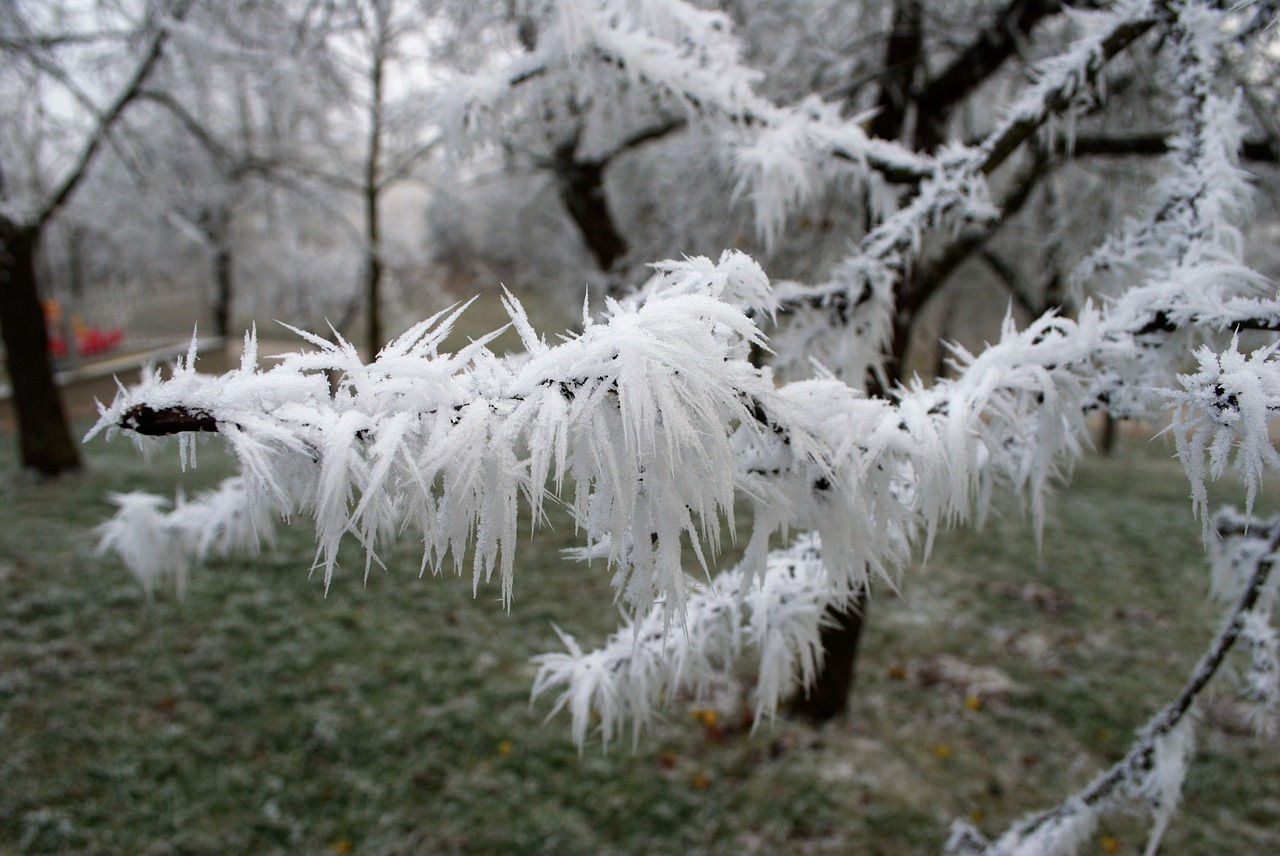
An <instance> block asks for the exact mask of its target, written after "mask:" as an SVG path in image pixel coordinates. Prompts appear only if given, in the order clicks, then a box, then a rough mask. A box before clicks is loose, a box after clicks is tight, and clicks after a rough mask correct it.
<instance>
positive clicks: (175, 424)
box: [119, 404, 218, 437]
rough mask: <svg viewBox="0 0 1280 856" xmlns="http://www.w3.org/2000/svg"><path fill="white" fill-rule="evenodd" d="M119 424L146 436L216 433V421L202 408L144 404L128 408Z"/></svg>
mask: <svg viewBox="0 0 1280 856" xmlns="http://www.w3.org/2000/svg"><path fill="white" fill-rule="evenodd" d="M119 425H120V427H121V428H127V429H129V430H130V431H134V432H136V433H138V434H143V435H145V436H148V437H167V436H169V435H171V434H184V433H188V432H191V431H208V432H210V433H213V434H216V433H218V421H217V420H216V419H214V418H213V416H212V414H209V413H206V412H205V411H203V410H189V409H187V408H185V407H166V408H162V409H160V410H156V409H154V408H152V407H149V406H148V405H146V404H139V405H137V406H135V407H131V408H129V410H128V411H126V412H125V414H124V416H123V417H121V419H120V422H119Z"/></svg>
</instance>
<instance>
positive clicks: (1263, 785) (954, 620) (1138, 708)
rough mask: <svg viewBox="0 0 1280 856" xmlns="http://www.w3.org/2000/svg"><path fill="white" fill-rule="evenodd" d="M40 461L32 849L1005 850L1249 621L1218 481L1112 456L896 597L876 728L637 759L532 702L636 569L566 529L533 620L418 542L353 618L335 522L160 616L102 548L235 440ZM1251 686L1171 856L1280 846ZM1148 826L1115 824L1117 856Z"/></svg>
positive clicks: (16, 823)
mask: <svg viewBox="0 0 1280 856" xmlns="http://www.w3.org/2000/svg"><path fill="white" fill-rule="evenodd" d="M12 446H13V441H12V437H11V436H10V435H3V436H0V472H3V475H0V478H4V480H5V490H6V495H7V498H8V501H7V502H6V503H4V505H3V507H2V508H0V853H11V852H12V853H18V852H57V853H120V854H167V853H184V854H185V853H192V854H194V853H201V854H203V853H209V854H215V853H216V854H228V853H255V854H261V853H319V854H323V853H347V852H350V853H367V854H390V853H403V854H419V853H421V854H436V853H504V854H505V853H511V854H516V853H519V854H526V853H548V854H609V853H634V854H668V853H669V854H693V853H723V854H735V856H737V854H748V853H762V854H784V853H797V854H799V853H828V852H829V853H883V854H912V853H936V852H938V851H939V850H940V849H941V844H942V841H943V839H944V837H945V834H946V827H947V824H948V823H949V821H950V820H951V818H953V817H957V816H960V817H966V818H969V819H971V820H973V821H975V822H976V823H977V825H978V826H979V827H981V828H983V829H984V830H985V831H987V832H995V831H998V830H999V829H1002V828H1003V827H1004V826H1005V825H1006V824H1007V823H1008V822H1009V821H1010V820H1012V819H1013V818H1015V817H1017V816H1018V815H1020V814H1021V813H1023V812H1025V811H1028V810H1031V809H1035V808H1039V807H1043V806H1047V805H1050V804H1052V803H1056V802H1057V801H1058V800H1060V799H1061V798H1062V797H1063V796H1064V795H1065V794H1066V793H1067V792H1068V791H1069V790H1071V789H1074V788H1076V787H1079V786H1080V785H1082V784H1083V783H1085V782H1086V781H1087V780H1088V779H1089V778H1090V777H1091V776H1092V775H1093V774H1094V773H1095V772H1097V771H1099V770H1101V769H1102V768H1103V767H1104V766H1106V765H1107V764H1108V763H1110V762H1111V761H1113V760H1115V759H1116V758H1118V757H1119V756H1120V754H1121V753H1122V752H1123V751H1124V748H1125V746H1126V744H1127V742H1128V736H1129V734H1130V733H1131V732H1132V730H1133V729H1134V728H1136V727H1137V726H1139V725H1141V724H1142V722H1143V721H1144V720H1145V719H1146V717H1147V716H1148V715H1149V714H1150V713H1151V712H1152V711H1154V710H1155V709H1156V708H1157V707H1158V706H1159V705H1160V704H1162V703H1163V702H1164V701H1165V700H1166V699H1167V698H1168V697H1169V696H1170V695H1171V694H1172V693H1173V692H1174V690H1175V689H1176V687H1178V686H1179V685H1180V684H1181V682H1182V681H1183V680H1184V677H1185V675H1186V673H1187V671H1188V670H1189V668H1190V666H1191V664H1192V663H1193V662H1194V659H1195V657H1196V655H1197V654H1198V652H1199V649H1200V647H1201V646H1203V644H1204V643H1205V642H1206V641H1207V640H1208V638H1209V637H1210V636H1211V635H1212V633H1213V631H1214V629H1215V628H1216V624H1217V621H1218V616H1217V612H1216V611H1215V610H1214V609H1213V608H1211V607H1210V606H1209V605H1208V604H1206V602H1205V598H1204V592H1205V588H1206V580H1207V567H1206V564H1205V562H1204V560H1203V554H1202V550H1201V546H1200V544H1199V543H1198V540H1197V536H1198V533H1199V526H1198V524H1196V523H1194V522H1193V521H1192V520H1191V519H1190V515H1189V503H1188V501H1187V494H1188V487H1187V483H1186V480H1185V478H1184V477H1183V476H1182V475H1181V472H1180V470H1179V468H1178V466H1177V464H1176V463H1174V462H1172V461H1170V460H1168V454H1169V450H1168V448H1167V447H1165V446H1163V445H1161V444H1158V443H1157V444H1141V443H1138V442H1137V441H1129V442H1128V444H1127V445H1125V446H1124V447H1123V449H1122V450H1121V453H1120V454H1119V455H1118V456H1117V457H1116V458H1113V459H1109V460H1107V459H1090V460H1088V461H1086V462H1085V463H1084V464H1083V465H1082V466H1081V467H1080V469H1079V470H1078V472H1077V474H1076V477H1075V479H1074V482H1073V487H1072V489H1070V490H1069V491H1065V492H1063V493H1062V494H1061V495H1060V496H1059V497H1058V498H1057V499H1056V500H1055V501H1054V502H1053V504H1052V508H1053V514H1052V516H1051V518H1050V520H1049V522H1048V525H1047V528H1046V531H1045V534H1044V547H1043V550H1042V551H1041V552H1040V553H1037V551H1036V548H1035V542H1034V538H1033V535H1032V532H1031V529H1030V524H1029V523H1028V522H1027V521H1026V520H1024V519H1022V518H1021V517H1020V515H1018V514H1017V513H1008V514H1006V515H998V516H997V517H996V518H995V519H993V520H992V521H990V522H989V524H988V525H987V527H986V529H985V530H984V531H983V532H982V533H972V532H968V531H961V532H955V533H949V534H947V535H945V536H944V537H943V538H941V539H940V543H939V546H938V549H937V551H936V552H935V554H934V556H933V558H932V559H931V560H930V562H929V563H928V565H927V566H925V567H923V568H918V569H914V570H913V571H912V573H911V574H910V575H909V576H908V578H907V580H906V583H905V586H904V588H903V596H902V597H901V598H893V597H890V596H888V595H887V593H882V594H881V596H879V597H877V598H876V599H875V600H874V602H873V604H872V616H871V620H870V624H869V631H868V634H867V637H866V639H865V643H864V649H865V650H864V655H863V657H862V660H861V667H860V675H859V683H858V687H857V697H856V699H855V701H854V705H853V710H852V713H851V715H850V716H849V718H848V719H847V720H846V721H844V722H841V723H837V724H834V725H831V726H828V727H825V728H822V729H819V730H812V729H809V728H807V727H804V726H802V725H800V724H797V723H792V722H787V721H782V722H779V723H778V724H777V725H776V726H774V727H772V728H769V727H766V728H762V729H760V730H759V731H757V732H756V733H755V734H750V733H748V732H747V731H746V729H745V725H746V723H745V720H744V713H743V711H744V710H745V704H744V700H743V698H742V693H743V692H745V689H743V688H741V687H736V686H730V687H726V688H725V689H724V691H723V692H721V693H720V694H719V695H718V697H717V699H716V702H715V705H714V708H715V710H716V712H715V713H714V714H712V713H710V712H707V711H695V706H694V705H693V703H692V702H690V701H688V700H677V701H676V702H675V703H673V704H672V706H671V708H670V716H669V719H668V721H667V722H665V723H664V724H662V725H661V726H660V727H659V728H658V729H657V730H656V731H655V732H653V733H650V734H649V735H647V736H646V737H645V738H643V739H642V741H641V743H640V745H639V748H638V749H637V750H636V751H635V752H634V753H631V752H629V751H627V750H626V749H625V748H624V749H623V750H622V751H615V752H612V753H611V754H609V755H607V756H605V755H602V754H601V753H600V751H599V750H598V747H597V748H595V749H588V751H587V752H586V753H585V755H584V756H583V757H581V758H579V757H578V755H577V754H576V752H575V750H574V748H573V746H572V744H571V742H570V739H569V734H568V728H567V725H566V723H565V722H564V721H563V720H557V721H552V722H551V723H549V724H546V725H544V724H542V718H543V716H544V715H545V712H546V709H547V707H546V705H542V706H540V707H538V708H535V709H532V710H531V709H530V707H529V704H528V688H529V684H530V681H531V678H532V670H531V668H530V665H529V657H530V656H532V655H533V654H535V653H539V652H541V651H544V650H551V649H554V648H555V647H556V638H555V634H554V632H553V630H552V627H551V623H552V622H553V621H554V622H556V623H559V624H560V625H562V626H563V627H565V628H566V629H568V630H570V631H571V632H573V633H575V635H577V636H578V637H579V639H581V640H582V641H583V642H584V643H590V642H593V641H598V640H599V639H601V638H603V635H604V633H605V632H606V631H607V630H609V629H611V628H612V626H613V620H612V616H611V613H610V590H609V587H608V580H607V577H606V575H605V573H604V572H603V570H602V569H600V568H595V569H588V568H583V567H581V566H577V565H573V564H569V563H565V562H563V561H562V560H561V559H560V556H559V554H558V550H559V549H560V548H561V547H563V546H566V545H568V544H570V543H572V542H573V533H572V527H571V525H569V523H568V522H567V521H566V520H565V519H563V518H559V519H557V520H556V526H557V528H556V530H555V531H544V532H539V533H537V534H534V535H533V536H532V537H530V538H529V539H528V541H527V543H526V545H525V550H524V553H523V556H522V559H521V561H520V565H519V568H518V570H517V576H516V599H515V606H514V609H513V610H512V612H511V614H510V615H508V614H505V613H504V612H503V611H502V610H501V609H500V608H499V607H498V605H497V603H496V602H495V601H496V598H497V595H498V592H497V591H496V589H489V588H484V587H482V588H481V591H480V594H479V597H478V598H475V599H473V598H472V596H471V590H470V583H469V580H459V579H455V578H452V577H447V578H444V579H424V580H419V579H418V578H417V573H416V571H417V566H418V561H417V555H416V552H415V551H414V549H413V547H412V545H406V546H405V548H404V550H402V551H401V552H399V553H397V554H396V555H394V556H393V557H392V559H393V561H391V562H389V565H390V566H391V568H392V569H393V570H392V571H391V572H388V573H382V572H375V573H374V574H373V575H372V576H371V577H370V579H369V581H368V583H367V585H366V584H364V583H363V582H362V580H361V574H360V571H359V568H360V567H361V561H360V560H359V558H358V557H357V556H355V555H354V554H353V555H352V556H351V558H350V560H349V562H348V563H347V564H348V566H349V570H348V571H347V572H346V573H344V574H342V575H339V576H338V577H337V578H336V579H335V582H334V585H333V588H332V590H331V591H330V593H329V596H328V598H327V599H326V598H325V596H324V594H323V591H322V587H321V584H320V581H319V579H318V578H309V576H308V573H307V567H308V564H309V559H310V556H311V554H312V547H311V539H310V537H309V530H308V529H307V527H305V526H295V527H293V529H292V530H286V531H285V532H284V534H283V538H282V540H281V543H280V544H279V546H278V548H277V549H276V551H274V552H273V553H269V554H267V555H264V556H262V557H260V558H259V559H257V560H254V561H234V562H223V563H220V564H217V565H216V566H214V567H211V568H209V569H207V570H205V571H202V572H200V573H198V574H196V575H194V576H193V579H192V582H191V586H190V589H189V591H188V593H187V596H186V598H185V599H184V600H182V601H178V600H176V599H175V598H174V597H173V596H172V595H170V594H161V595H160V596H158V597H157V598H156V600H155V601H154V602H153V603H147V601H146V600H145V599H144V597H143V595H142V592H141V590H140V588H139V587H138V586H137V584H135V583H134V582H133V581H132V579H131V578H130V577H129V575H128V574H127V573H126V572H125V570H124V569H123V568H122V567H121V566H119V565H118V564H117V563H116V562H115V561H113V560H109V559H105V558H95V557H94V555H93V548H94V539H93V535H92V533H91V531H90V530H91V528H92V527H93V526H94V525H95V524H96V523H98V522H99V521H100V520H102V519H103V518H104V517H105V516H106V515H107V514H108V513H109V508H108V506H107V503H106V500H105V494H106V492H107V491H108V490H121V489H128V488H135V487H147V488H151V489H155V490H159V491H161V492H168V491H170V490H171V489H172V485H173V484H174V482H175V480H181V481H182V482H183V483H184V484H185V486H186V488H187V489H188V490H189V491H190V490H194V489H196V488H198V487H200V486H204V485H208V484H212V483H214V482H215V481H216V480H217V479H218V478H220V477H221V476H223V475H225V474H227V472H228V471H229V464H228V462H227V460H226V459H225V458H224V457H223V456H222V454H221V453H220V451H219V450H218V446H217V445H216V444H214V445H211V446H210V447H209V448H208V449H206V450H203V454H202V455H201V457H200V468H199V469H198V470H197V471H196V472H194V473H188V474H187V475H185V476H178V475H177V474H176V466H174V461H175V459H176V454H170V455H162V456H161V457H160V458H159V459H158V460H157V462H156V463H155V464H153V465H151V466H148V465H146V464H145V463H144V462H143V461H142V459H141V458H140V457H139V456H138V455H137V453H136V452H135V451H134V450H133V449H132V447H131V446H130V444H129V443H127V442H125V441H121V440H116V441H114V442H113V443H111V444H103V443H94V444H93V445H92V446H91V447H89V449H88V454H89V460H90V464H91V469H90V471H89V472H87V473H85V474H83V475H79V476H76V477H72V478H66V479H63V480H61V481H58V482H55V483H53V484H46V485H35V484H32V483H30V482H28V481H26V480H25V479H24V478H23V477H21V476H19V475H17V474H15V473H14V472H13V469H12V467H13V463H12V462H13V452H12V448H11V447H12ZM1275 490H1276V488H1275V487H1274V486H1272V488H1271V492H1270V494H1268V495H1264V497H1263V502H1264V503H1271V506H1272V507H1274V505H1275V502H1274V500H1275ZM1262 510H1263V511H1264V512H1265V511H1267V510H1268V508H1267V507H1264V508H1263V509H1262ZM948 657H949V658H952V659H947V658H948ZM979 667H982V668H990V669H994V670H998V672H990V673H982V672H979V671H973V670H974V669H977V668H979ZM1005 678H1007V679H1008V682H1010V683H1011V685H1012V686H1006V687H1005V688H1003V689H1001V688H999V686H998V685H999V684H1000V683H1001V682H1002V681H1003V680H1004V679H1005ZM982 681H986V682H987V683H988V685H989V687H990V689H989V690H988V691H987V692H985V694H984V692H982V691H981V687H978V686H977V685H976V684H975V682H978V683H981V682H982ZM1233 698H1234V696H1233V694H1232V692H1231V686H1230V682H1229V680H1228V681H1223V682H1220V684H1219V686H1218V692H1217V694H1216V697H1215V699H1214V700H1213V701H1212V703H1211V704H1210V705H1208V706H1207V711H1206V713H1205V715H1204V716H1203V717H1202V720H1203V722H1202V727H1201V729H1200V737H1199V743H1198V746H1199V751H1198V755H1197V758H1196V760H1195V763H1194V765H1193V766H1192V768H1191V772H1190V777H1189V782H1188V787H1187V792H1186V797H1185V802H1184V807H1183V809H1182V811H1181V813H1180V814H1179V816H1178V818H1177V819H1176V820H1175V821H1174V823H1173V826H1172V828H1171V830H1170V833H1169V835H1168V837H1167V839H1166V845H1165V848H1164V852H1166V853H1171V854H1172V853H1179V854H1210V853H1212V854H1231V853H1239V854H1247V853H1248V854H1252V853H1261V852H1280V795H1278V792H1277V790H1276V788H1275V782H1277V781H1280V757H1277V755H1276V753H1275V751H1274V744H1273V743H1270V742H1267V741H1264V740H1263V739H1261V738H1258V737H1255V736H1253V735H1252V734H1250V733H1248V732H1247V731H1246V730H1245V729H1242V727H1241V725H1242V722H1241V716H1240V711H1239V710H1238V709H1237V707H1236V706H1235V705H1234V702H1233ZM694 712H697V715H696V716H695V715H693V713H694ZM1141 835H1142V833H1141V827H1140V825H1138V824H1137V823H1132V822H1130V821H1127V820H1124V819H1120V820H1118V821H1111V822H1109V823H1108V824H1106V825H1105V826H1104V828H1103V830H1101V833H1100V835H1099V837H1098V838H1097V839H1096V840H1095V841H1094V842H1093V844H1092V845H1091V848H1092V852H1098V853H1102V852H1116V851H1117V850H1118V852H1134V850H1135V848H1136V847H1138V846H1139V845H1140V843H1141Z"/></svg>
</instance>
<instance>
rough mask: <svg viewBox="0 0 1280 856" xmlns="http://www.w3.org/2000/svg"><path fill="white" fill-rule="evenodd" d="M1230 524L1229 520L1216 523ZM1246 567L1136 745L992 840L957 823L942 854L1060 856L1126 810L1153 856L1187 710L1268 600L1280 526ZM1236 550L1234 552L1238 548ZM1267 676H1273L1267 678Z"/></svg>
mask: <svg viewBox="0 0 1280 856" xmlns="http://www.w3.org/2000/svg"><path fill="white" fill-rule="evenodd" d="M1223 521H1224V523H1227V524H1230V523H1233V522H1235V516H1234V515H1228V516H1227V517H1225V518H1224V519H1223ZM1237 542H1244V543H1245V549H1249V550H1250V553H1251V556H1252V559H1253V561H1252V564H1251V567H1250V568H1249V573H1248V574H1247V576H1246V578H1245V579H1244V580H1243V581H1242V586H1241V591H1240V594H1239V597H1238V599H1237V600H1236V603H1235V605H1234V607H1233V608H1232V610H1231V612H1230V613H1229V614H1228V616H1227V620H1226V622H1225V624H1224V625H1223V627H1222V629H1221V630H1220V631H1219V632H1218V635H1217V636H1216V637H1215V638H1214V639H1213V641H1212V642H1210V644H1209V646H1208V648H1207V649H1206V651H1205V653H1204V654H1203V655H1202V656H1201V658H1200V661H1199V662H1198V663H1197V664H1196V666H1195V668H1193V669H1192V671H1191V676H1190V678H1189V679H1188V680H1187V683H1186V684H1185V685H1184V686H1183V687H1182V689H1181V690H1180V691H1179V692H1178V695H1177V696H1176V697H1175V698H1174V699H1173V701H1171V702H1170V703H1169V704H1168V705H1166V706H1165V707H1164V708H1163V709H1161V710H1160V712H1159V713H1157V714H1156V715H1155V716H1153V717H1152V718H1151V719H1150V720H1148V722H1147V724H1146V725H1145V726H1144V727H1143V728H1142V729H1141V730H1140V731H1139V732H1138V739H1137V740H1136V741H1135V742H1134V744H1133V746H1132V747H1131V748H1130V749H1129V751H1128V753H1126V755H1125V756H1124V758H1122V759H1121V760H1119V761H1117V762H1116V763H1115V765H1113V766H1112V767H1111V769H1109V770H1107V771H1106V772H1105V773H1103V774H1102V775H1100V776H1098V777H1097V778H1096V779H1094V780H1093V781H1092V782H1090V783H1089V784H1088V785H1087V786H1085V787H1084V788H1083V789H1081V790H1080V791H1078V792H1076V793H1075V794H1073V795H1072V796H1070V797H1069V798H1067V799H1066V800H1064V801H1063V802H1062V803H1061V804H1059V805H1057V806H1054V807H1053V808H1051V809H1047V810H1046V811H1042V812H1039V813H1036V814H1033V815H1031V816H1030V817H1027V818H1025V819H1024V820H1021V821H1019V822H1018V823H1016V824H1015V825H1014V826H1013V827H1011V828H1010V829H1009V830H1008V831H1006V832H1005V833H1004V834H1003V835H1001V836H1000V838H998V839H997V840H996V841H994V842H991V841H988V840H987V839H986V838H985V837H984V836H983V835H982V834H981V833H979V832H978V831H977V830H976V829H974V828H973V827H972V826H970V825H969V824H967V823H964V822H957V823H956V824H955V825H954V826H953V828H952V833H951V838H950V840H949V841H948V843H947V848H946V852H947V853H949V854H955V856H1022V854H1026V856H1031V854H1035V856H1066V854H1071V853H1075V852H1076V850H1077V848H1078V847H1079V845H1080V844H1081V843H1083V841H1084V840H1085V839H1086V838H1087V837H1088V836H1089V835H1090V834H1091V833H1092V832H1093V830H1094V829H1095V828H1096V826H1097V821H1098V818H1099V816H1100V815H1101V814H1102V813H1103V812H1106V811H1108V810H1112V809H1116V808H1121V807H1124V806H1126V805H1137V806H1145V807H1146V809H1147V810H1148V811H1150V813H1151V815H1152V818H1153V823H1152V830H1151V835H1150V837H1149V839H1148V842H1147V849H1146V853H1147V856H1153V854H1154V853H1155V852H1156V850H1157V849H1158V848H1159V845H1160V839H1161V837H1162V835H1163V833H1164V830H1165V827H1166V826H1167V825H1168V822H1169V820H1170V818H1171V817H1172V815H1173V811H1174V809H1175V808H1176V807H1177V803H1178V799H1179V796H1180V794H1181V790H1182V781H1183V778H1184V776H1185V773H1186V763H1187V760H1188V759H1189V757H1190V755H1191V750H1192V735H1191V728H1192V724H1193V717H1192V715H1191V714H1192V711H1193V710H1194V706H1195V702H1196V699H1197V698H1198V697H1199V696H1200V694H1201V692H1203V690H1204V688H1205V687H1206V686H1208V684H1209V682H1210V681H1211V680H1212V679H1213V676H1214V675H1215V674H1217V672H1218V669H1219V668H1220V667H1221V666H1222V664H1223V662H1224V661H1225V659H1226V656H1227V654H1228V652H1230V650H1231V648H1232V647H1233V646H1234V645H1235V643H1236V641H1237V640H1239V639H1240V638H1242V637H1244V636H1245V635H1246V634H1247V632H1248V628H1249V627H1250V626H1251V625H1252V624H1253V623H1255V622H1254V619H1253V616H1254V614H1255V609H1256V608H1257V606H1258V605H1259V602H1260V601H1261V600H1263V599H1264V598H1266V599H1271V598H1273V597H1274V586H1272V587H1271V589H1272V591H1271V595H1270V597H1268V595H1267V594H1266V593H1267V592H1268V586H1269V578H1270V576H1271V571H1272V569H1273V567H1274V565H1275V562H1276V551H1277V550H1278V549H1280V519H1273V520H1271V521H1269V522H1267V523H1257V524H1255V525H1254V526H1252V527H1251V528H1250V533H1249V536H1248V538H1238V539H1237ZM1237 549H1240V548H1239V547H1237ZM1273 677H1274V674H1273Z"/></svg>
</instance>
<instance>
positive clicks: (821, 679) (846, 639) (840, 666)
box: [791, 588, 869, 724]
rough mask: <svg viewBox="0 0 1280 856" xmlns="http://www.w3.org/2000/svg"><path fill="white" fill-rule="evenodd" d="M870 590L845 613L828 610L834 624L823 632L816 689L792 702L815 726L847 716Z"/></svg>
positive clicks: (800, 714) (859, 597)
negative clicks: (820, 666)
mask: <svg viewBox="0 0 1280 856" xmlns="http://www.w3.org/2000/svg"><path fill="white" fill-rule="evenodd" d="M868 601H869V598H868V597H867V590H866V589H865V588H863V589H862V590H860V591H859V592H858V596H857V597H856V598H855V599H854V601H853V603H852V604H850V605H849V606H848V607H847V608H845V609H842V610H835V609H831V610H828V613H827V617H828V618H830V619H832V621H831V623H830V624H829V625H827V626H826V627H824V628H823V629H822V637H821V638H822V651H823V655H822V669H821V671H820V672H819V673H818V677H817V679H816V680H815V681H814V682H813V686H811V687H809V688H808V690H807V691H806V692H804V693H801V694H799V695H797V696H796V697H795V698H793V699H792V700H791V712H792V713H794V714H796V715H797V716H801V717H803V718H805V719H807V720H809V721H810V722H813V723H815V724H817V723H823V722H827V721H828V720H831V719H835V718H836V717H838V716H841V715H843V714H844V712H845V711H846V710H847V709H848V707H849V691H850V690H852V689H853V679H854V675H855V674H856V665H857V661H858V643H859V642H860V641H861V639H862V625H863V622H864V621H865V620H866V617H867V604H868Z"/></svg>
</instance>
